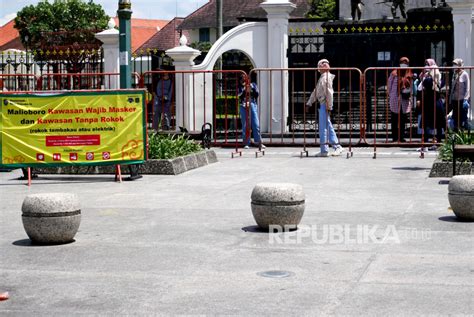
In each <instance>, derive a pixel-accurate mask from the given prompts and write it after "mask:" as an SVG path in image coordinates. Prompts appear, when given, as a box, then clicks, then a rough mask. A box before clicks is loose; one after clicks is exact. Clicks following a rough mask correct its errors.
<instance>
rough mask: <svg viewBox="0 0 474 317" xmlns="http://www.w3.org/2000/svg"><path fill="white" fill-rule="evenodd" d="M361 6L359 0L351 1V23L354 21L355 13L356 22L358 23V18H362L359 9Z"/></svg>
mask: <svg viewBox="0 0 474 317" xmlns="http://www.w3.org/2000/svg"><path fill="white" fill-rule="evenodd" d="M361 5H363V3H362V1H361V0H351V16H352V21H355V16H356V12H357V20H359V21H360V18H361V16H362V11H361V9H360V6H361Z"/></svg>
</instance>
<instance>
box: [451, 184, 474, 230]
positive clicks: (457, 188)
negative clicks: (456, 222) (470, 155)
mask: <svg viewBox="0 0 474 317" xmlns="http://www.w3.org/2000/svg"><path fill="white" fill-rule="evenodd" d="M448 191H449V193H448V199H449V204H450V205H451V208H452V209H453V212H454V214H455V215H456V217H458V218H459V219H462V220H468V221H474V175H457V176H454V177H453V178H452V179H451V180H450V181H449V186H448Z"/></svg>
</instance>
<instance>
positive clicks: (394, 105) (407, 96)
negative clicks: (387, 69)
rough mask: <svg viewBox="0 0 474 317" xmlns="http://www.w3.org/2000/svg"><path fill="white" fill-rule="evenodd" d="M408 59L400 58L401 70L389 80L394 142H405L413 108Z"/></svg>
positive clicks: (411, 78)
mask: <svg viewBox="0 0 474 317" xmlns="http://www.w3.org/2000/svg"><path fill="white" fill-rule="evenodd" d="M409 63H410V60H409V59H408V57H402V58H400V69H394V70H393V71H392V73H391V74H390V77H389V78H388V85H387V89H388V95H389V104H390V112H391V130H392V140H393V142H405V123H406V116H407V114H408V113H409V112H410V111H411V108H412V98H411V95H412V81H413V74H412V72H411V70H410V69H409V68H408V66H409Z"/></svg>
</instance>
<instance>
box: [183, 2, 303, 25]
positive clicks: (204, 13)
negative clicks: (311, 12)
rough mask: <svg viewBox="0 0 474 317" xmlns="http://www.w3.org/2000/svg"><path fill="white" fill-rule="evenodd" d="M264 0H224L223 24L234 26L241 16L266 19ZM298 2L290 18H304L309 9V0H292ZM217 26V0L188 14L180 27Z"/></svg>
mask: <svg viewBox="0 0 474 317" xmlns="http://www.w3.org/2000/svg"><path fill="white" fill-rule="evenodd" d="M262 2H263V0H240V1H223V6H222V16H223V17H222V24H223V26H224V27H232V26H236V25H238V24H239V20H238V19H239V18H247V19H265V18H266V17H267V14H266V12H265V10H263V9H262V8H261V7H260V4H261V3H262ZM291 2H293V3H294V4H296V9H295V10H293V11H292V12H291V13H290V18H303V17H304V15H305V13H306V12H307V11H308V9H309V4H308V1H307V0H291ZM215 27H216V0H210V1H209V2H208V3H206V4H205V5H203V6H202V7H200V8H199V9H197V10H196V11H194V12H193V13H191V14H190V15H188V16H187V17H186V18H185V19H184V21H183V23H182V24H181V25H180V29H185V30H189V29H198V28H215Z"/></svg>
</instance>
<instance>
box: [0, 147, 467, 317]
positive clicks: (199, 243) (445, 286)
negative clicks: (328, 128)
mask: <svg viewBox="0 0 474 317" xmlns="http://www.w3.org/2000/svg"><path fill="white" fill-rule="evenodd" d="M215 151H216V153H217V155H218V159H219V162H218V163H215V164H211V165H208V166H205V167H202V168H199V169H195V170H192V171H189V172H187V173H184V174H181V175H178V176H161V175H145V176H144V177H143V178H142V179H140V180H138V181H134V182H123V183H114V182H113V176H107V175H102V176H92V175H85V176H70V175H40V177H39V178H38V179H35V180H33V184H32V186H31V187H28V186H26V182H25V181H19V180H17V178H18V177H19V176H20V175H21V171H20V170H14V171H12V172H2V173H0V293H2V292H6V291H7V292H8V293H9V295H10V299H8V300H6V301H0V315H2V316H74V315H110V316H121V315H239V316H301V315H306V316H317V315H354V316H358V315H381V316H391V315H406V316H411V315H472V314H474V223H466V222H458V221H457V220H456V218H455V217H454V214H453V213H452V212H451V211H450V210H449V209H448V208H449V203H448V197H447V193H448V188H447V187H448V186H447V181H448V180H449V179H446V178H428V174H429V171H430V168H431V165H432V163H433V161H434V159H435V153H433V152H430V153H427V154H426V155H425V158H424V159H420V158H419V153H417V152H416V151H415V149H403V148H380V149H378V150H377V159H373V158H372V154H373V152H372V149H370V148H366V149H364V148H356V149H354V155H353V157H352V158H350V159H347V158H346V156H345V155H344V156H341V157H329V158H316V157H314V154H315V153H316V152H317V149H310V154H311V155H312V156H310V157H308V158H303V159H301V158H300V157H299V151H300V149H299V148H268V149H267V150H266V155H265V156H264V157H259V158H257V159H256V158H255V150H254V149H250V150H246V151H245V152H244V155H243V156H242V157H237V158H234V159H231V155H230V153H231V152H232V150H231V149H220V148H217V149H215ZM259 182H292V183H297V184H301V185H302V186H303V188H304V191H305V193H306V211H305V214H304V216H303V219H302V221H301V225H300V228H299V229H298V230H297V231H291V232H286V233H273V234H269V233H266V232H260V231H259V230H257V229H256V226H255V221H254V219H253V217H252V213H251V209H250V194H251V192H252V188H253V187H254V186H255V184H257V183H259ZM43 192H67V193H75V194H77V195H78V197H79V200H80V202H81V205H82V222H81V226H80V228H79V232H78V233H77V235H76V237H75V239H76V241H75V242H73V243H69V244H65V245H55V246H35V245H31V243H30V242H29V239H28V237H27V236H26V234H25V231H24V229H23V226H22V221H21V205H22V202H23V199H24V198H25V196H26V195H28V194H32V193H43ZM269 271H281V272H279V273H281V274H282V275H283V276H282V277H275V276H274V277H272V274H271V272H270V274H265V272H267V273H268V272H269ZM267 275H270V277H268V276H267Z"/></svg>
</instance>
